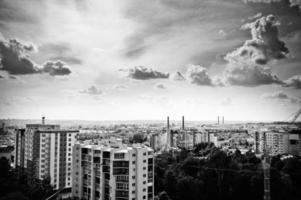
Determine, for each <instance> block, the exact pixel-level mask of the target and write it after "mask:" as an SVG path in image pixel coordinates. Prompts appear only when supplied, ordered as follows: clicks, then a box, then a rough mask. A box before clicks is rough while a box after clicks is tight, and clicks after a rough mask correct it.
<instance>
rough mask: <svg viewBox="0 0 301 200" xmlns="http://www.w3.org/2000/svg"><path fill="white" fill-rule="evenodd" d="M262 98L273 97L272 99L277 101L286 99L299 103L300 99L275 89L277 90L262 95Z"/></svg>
mask: <svg viewBox="0 0 301 200" xmlns="http://www.w3.org/2000/svg"><path fill="white" fill-rule="evenodd" d="M262 97H263V98H265V99H273V100H278V101H288V102H291V103H300V102H301V101H300V100H298V99H296V98H294V97H291V96H288V95H287V94H285V93H284V92H283V91H277V92H273V93H266V94H263V95H262Z"/></svg>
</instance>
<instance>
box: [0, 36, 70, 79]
mask: <svg viewBox="0 0 301 200" xmlns="http://www.w3.org/2000/svg"><path fill="white" fill-rule="evenodd" d="M36 50H37V48H36V47H35V46H34V45H32V44H24V43H22V42H20V41H19V40H16V39H10V40H5V39H2V40H0V70H4V71H7V72H8V73H9V74H11V75H26V74H38V73H48V74H50V75H51V76H59V75H68V74H70V73H71V70H70V69H69V68H67V67H65V66H66V64H65V63H64V62H62V61H60V60H58V61H47V62H46V63H44V64H43V65H42V66H38V65H37V64H36V63H35V62H34V61H33V60H31V58H30V56H29V55H30V53H33V52H35V51H36Z"/></svg>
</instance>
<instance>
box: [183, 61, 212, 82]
mask: <svg viewBox="0 0 301 200" xmlns="http://www.w3.org/2000/svg"><path fill="white" fill-rule="evenodd" d="M186 77H187V79H188V80H189V81H190V83H192V84H196V85H208V86H212V85H213V81H212V79H211V78H210V77H209V74H208V72H207V69H206V68H204V67H202V66H200V65H189V66H188V68H187V71H186Z"/></svg>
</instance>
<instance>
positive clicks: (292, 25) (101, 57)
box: [0, 0, 301, 121]
mask: <svg viewBox="0 0 301 200" xmlns="http://www.w3.org/2000/svg"><path fill="white" fill-rule="evenodd" d="M300 107H301V1H300V0H186V1H182V0H153V1H142V0H111V1H99V0H45V1H40V0H26V1H25V0H0V118H19V119H37V118H40V117H41V116H46V118H48V119H82V120H147V119H149V120H160V119H165V118H166V116H167V115H169V116H170V118H171V119H175V120H179V119H180V117H181V116H182V115H185V119H187V120H216V119H217V116H224V117H225V120H226V121H227V120H240V121H276V120H277V121H278V120H280V121H283V120H289V119H290V118H291V117H292V114H293V113H295V112H296V111H297V110H298V109H300Z"/></svg>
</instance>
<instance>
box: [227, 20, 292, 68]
mask: <svg viewBox="0 0 301 200" xmlns="http://www.w3.org/2000/svg"><path fill="white" fill-rule="evenodd" d="M277 23H278V22H277V20H276V18H275V16H273V15H269V16H266V17H262V18H260V19H257V20H256V21H255V22H252V23H248V24H245V25H244V26H243V29H250V31H251V34H252V39H251V40H247V41H246V42H245V43H244V44H243V46H241V47H239V48H238V49H236V50H235V51H233V52H231V53H229V54H227V56H226V57H225V58H226V60H228V61H230V62H236V63H240V62H241V63H243V64H245V63H246V62H249V63H254V64H257V65H258V64H259V65H265V64H267V63H268V62H269V61H271V60H274V59H277V60H279V59H282V58H285V57H286V55H287V53H288V48H287V47H286V46H285V44H284V42H283V41H281V40H280V39H279V35H278V27H277V26H278V25H277Z"/></svg>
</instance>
